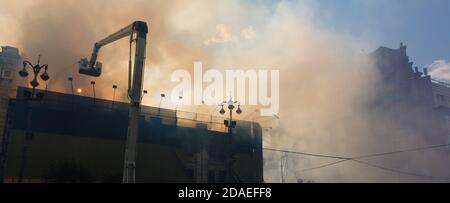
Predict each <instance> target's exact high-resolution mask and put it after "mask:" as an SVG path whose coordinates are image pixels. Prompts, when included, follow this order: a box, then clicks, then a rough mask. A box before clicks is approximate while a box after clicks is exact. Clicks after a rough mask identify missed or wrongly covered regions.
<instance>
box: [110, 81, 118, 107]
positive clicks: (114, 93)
mask: <svg viewBox="0 0 450 203" xmlns="http://www.w3.org/2000/svg"><path fill="white" fill-rule="evenodd" d="M112 88H113V99H112V105H111V108H112V109H114V101H115V100H116V89H117V85H113V86H112Z"/></svg>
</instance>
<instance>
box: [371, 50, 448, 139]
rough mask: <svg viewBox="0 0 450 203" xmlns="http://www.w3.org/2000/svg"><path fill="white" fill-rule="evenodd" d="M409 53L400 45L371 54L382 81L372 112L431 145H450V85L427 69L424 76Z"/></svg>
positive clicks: (379, 84) (424, 70) (378, 87)
mask: <svg viewBox="0 0 450 203" xmlns="http://www.w3.org/2000/svg"><path fill="white" fill-rule="evenodd" d="M406 49H407V47H406V46H405V45H403V44H400V48H399V49H390V48H386V47H380V48H379V49H377V50H376V51H375V52H373V53H372V54H370V58H371V59H372V62H373V65H374V67H375V68H376V70H377V71H378V73H379V78H380V81H379V82H378V86H377V91H376V100H375V102H374V104H373V105H372V106H371V108H372V109H374V110H375V111H382V112H383V114H384V115H383V116H385V118H388V119H391V120H392V122H393V123H395V125H398V126H399V127H403V128H405V129H406V128H409V129H412V130H413V131H414V132H415V133H416V134H417V135H418V136H421V137H422V138H423V139H424V140H425V141H426V142H427V143H441V144H445V143H448V138H449V135H450V131H449V129H450V128H449V127H450V122H449V121H450V110H449V107H450V103H449V102H450V100H448V99H450V85H447V84H445V83H442V82H438V81H435V80H433V79H432V78H431V76H430V75H428V70H427V69H426V68H424V69H423V72H420V70H419V68H418V67H414V63H413V62H411V61H410V59H409V57H408V55H407V53H406Z"/></svg>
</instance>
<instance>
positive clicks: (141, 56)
mask: <svg viewBox="0 0 450 203" xmlns="http://www.w3.org/2000/svg"><path fill="white" fill-rule="evenodd" d="M147 33H148V27H147V23H145V22H142V21H136V22H133V23H132V24H131V25H129V26H127V27H125V28H123V29H121V30H119V31H117V32H115V33H114V34H111V35H109V36H108V37H106V38H105V39H103V40H100V41H98V42H97V43H95V44H94V48H93V51H92V55H91V58H90V60H89V61H88V60H87V59H86V58H84V59H81V61H80V62H79V67H80V68H79V73H80V74H85V75H90V76H94V77H99V76H100V75H101V73H102V63H100V62H98V61H97V56H98V53H99V52H100V49H101V48H102V47H103V46H106V45H108V44H110V43H113V42H115V41H117V40H120V39H122V38H125V37H127V36H131V37H133V35H134V34H136V37H137V38H136V51H135V54H136V55H135V60H134V68H133V69H134V70H133V82H132V86H131V87H128V88H129V89H128V94H129V96H130V98H131V100H132V102H134V103H136V104H139V103H140V101H141V95H142V82H143V81H142V77H143V73H144V61H145V52H146V40H147ZM130 77H131V75H130ZM130 83H131V81H129V84H130Z"/></svg>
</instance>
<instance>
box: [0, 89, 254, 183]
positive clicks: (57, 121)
mask: <svg viewBox="0 0 450 203" xmlns="http://www.w3.org/2000/svg"><path fill="white" fill-rule="evenodd" d="M24 91H26V89H25V88H19V89H18V92H17V96H16V98H15V99H11V100H10V102H9V103H10V107H9V109H8V122H9V123H10V126H9V127H8V129H7V131H6V137H7V148H8V150H7V154H6V164H5V166H4V169H5V174H4V178H5V182H17V181H18V179H19V177H21V176H23V182H55V181H56V182H77V181H81V182H120V181H121V177H122V171H123V156H124V146H125V138H126V134H127V125H128V105H129V104H125V103H119V102H115V103H112V101H106V100H99V99H97V100H96V101H95V103H94V101H93V98H89V97H81V96H75V95H70V94H62V93H55V92H44V93H43V94H44V96H43V98H42V99H41V100H38V101H30V100H28V99H27V98H26V96H24V95H26V94H24ZM176 114H178V116H177V115H176ZM181 114H186V115H184V116H183V115H181ZM189 115H190V116H191V117H189ZM202 116H203V119H202ZM139 127H140V129H139V140H138V142H139V146H138V157H137V168H136V169H137V171H136V173H137V177H136V181H137V182H224V181H225V175H226V173H225V168H226V167H225V160H226V154H225V150H224V147H225V143H226V142H225V141H226V138H227V136H228V134H227V133H225V128H224V127H223V118H222V119H220V118H212V117H210V115H195V114H194V113H186V112H178V113H177V112H175V111H172V110H167V109H158V108H154V107H142V113H141V116H140V123H139ZM233 132H234V133H233V140H232V146H231V148H232V150H233V152H234V154H235V163H234V164H233V167H232V168H233V170H232V171H233V177H234V180H235V181H234V182H251V183H255V182H256V183H258V182H263V160H262V136H261V134H262V130H261V127H260V126H259V125H257V124H253V123H248V122H243V121H238V126H237V128H236V129H235V130H234V131H233ZM24 147H25V148H24Z"/></svg>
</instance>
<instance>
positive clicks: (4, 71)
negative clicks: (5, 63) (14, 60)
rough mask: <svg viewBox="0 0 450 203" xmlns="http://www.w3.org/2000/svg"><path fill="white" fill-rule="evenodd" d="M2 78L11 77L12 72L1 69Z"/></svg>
mask: <svg viewBox="0 0 450 203" xmlns="http://www.w3.org/2000/svg"><path fill="white" fill-rule="evenodd" d="M2 78H6V79H11V78H12V74H11V71H10V70H6V69H5V70H3V74H2Z"/></svg>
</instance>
